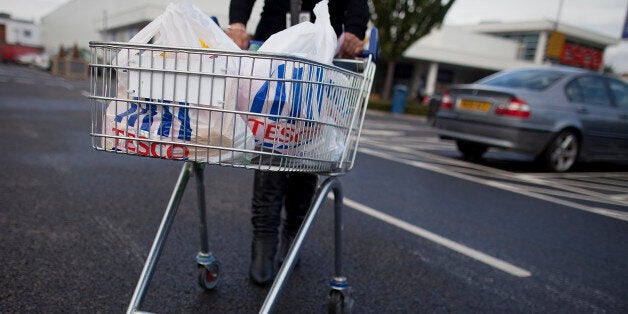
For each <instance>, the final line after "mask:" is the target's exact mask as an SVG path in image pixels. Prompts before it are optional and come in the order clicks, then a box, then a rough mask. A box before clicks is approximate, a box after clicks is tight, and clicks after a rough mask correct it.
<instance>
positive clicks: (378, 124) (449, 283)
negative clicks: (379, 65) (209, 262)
mask: <svg viewBox="0 0 628 314" xmlns="http://www.w3.org/2000/svg"><path fill="white" fill-rule="evenodd" d="M87 90H89V88H88V83H87V82H85V81H77V80H66V79H62V78H58V77H53V76H50V75H49V74H47V73H43V72H40V71H38V70H35V69H29V68H24V67H17V66H9V65H0V130H1V132H0V134H2V136H1V137H0V138H1V139H0V145H1V146H0V147H2V148H3V149H2V153H1V154H0V156H1V157H0V158H1V159H0V160H1V163H0V167H1V168H0V178H1V179H2V180H0V182H1V183H0V184H1V185H2V189H0V201H1V202H0V204H2V206H1V210H0V223H1V226H2V231H0V254H1V256H2V267H0V312H3V313H11V312H20V313H22V312H45V313H74V312H101V313H120V312H124V311H125V310H126V307H127V306H128V302H129V300H130V299H131V296H132V294H133V290H134V288H135V285H136V283H137V279H138V277H139V274H140V272H141V269H142V266H143V263H144V260H145V258H146V255H147V253H148V250H149V248H150V245H151V243H152V240H153V237H154V235H155V232H156V231H157V227H158V225H159V222H160V220H161V215H162V214H163V210H164V209H165V206H166V204H167V201H168V198H169V196H170V193H171V191H172V188H173V186H174V183H175V180H176V178H177V175H178V173H179V170H180V168H181V165H182V164H180V163H177V162H173V161H165V160H157V159H150V158H140V157H133V156H121V155H115V154H109V153H102V152H96V151H95V150H93V149H92V148H91V142H90V137H89V134H88V132H89V129H90V107H89V101H88V100H87V99H86V98H85V95H84V94H85V93H86V91H87ZM360 146H361V147H360V153H359V154H358V157H357V159H356V165H355V168H354V169H353V170H352V171H351V172H349V173H348V174H347V175H345V176H343V177H342V178H341V182H342V184H343V187H344V191H345V197H346V198H345V205H346V206H345V208H346V210H345V212H344V219H345V227H344V236H345V254H344V257H345V263H344V267H345V270H346V275H347V277H348V280H349V284H350V285H351V287H352V289H353V296H354V298H355V300H356V303H355V306H354V312H355V313H388V312H401V313H424V312H428V313H432V312H509V313H530V312H544V313H545V312H568V313H585V312H586V313H590V312H610V313H625V312H626V311H627V310H628V294H627V291H628V272H627V271H626V270H627V269H628V246H627V245H626V243H628V188H627V186H628V167H627V166H626V165H625V164H588V165H582V166H580V167H579V168H578V169H576V171H575V172H572V173H568V174H564V175H556V174H547V173H540V172H538V169H537V168H536V167H535V165H534V164H533V163H532V162H531V161H530V160H528V159H526V158H525V157H522V156H516V155H512V154H504V153H501V152H490V153H489V155H488V156H487V159H486V160H485V161H484V162H483V163H481V164H469V163H466V162H464V161H462V160H461V159H460V158H459V155H458V153H457V152H456V151H455V149H454V146H453V145H452V144H451V143H447V142H441V141H439V140H438V139H437V138H436V137H435V136H434V130H433V129H432V128H431V127H430V126H429V125H427V124H426V123H425V121H424V119H421V118H416V117H408V116H397V115H390V114H381V113H375V112H370V113H369V114H368V115H367V120H366V122H365V130H364V133H363V137H362V142H361V145H360ZM205 173H206V185H207V190H208V191H207V200H208V204H207V205H208V210H209V216H210V217H209V224H210V232H209V233H210V238H211V243H210V247H211V249H212V252H213V254H214V256H215V257H216V258H218V259H219V260H220V262H221V263H222V271H223V277H222V283H221V285H220V286H219V287H218V288H217V289H216V290H215V291H212V292H209V293H207V292H204V291H203V290H202V289H201V288H200V287H199V286H198V284H197V281H196V276H197V273H196V271H197V270H196V265H195V260H194V257H195V255H196V253H197V252H198V249H199V240H198V229H197V225H198V217H197V216H198V211H197V208H196V197H195V190H194V189H193V186H194V182H191V184H190V185H189V187H192V188H188V190H187V191H186V193H185V195H184V197H183V201H182V203H181V207H180V210H179V212H178V215H177V217H176V220H175V223H174V225H173V228H172V230H171V232H170V234H169V237H168V241H167V243H166V248H165V250H164V253H163V255H162V257H161V259H160V262H159V264H158V267H157V271H156V273H155V277H154V278H153V281H152V284H151V287H150V290H149V292H148V295H147V298H146V301H145V303H144V306H143V307H142V309H143V310H146V311H153V312H160V313H197V312H215V313H252V312H256V311H257V310H258V308H259V307H260V306H261V304H262V302H263V299H264V297H265V296H266V293H267V291H268V289H267V288H260V287H257V286H255V285H253V284H251V283H250V282H249V281H248V278H247V270H248V261H249V253H250V233H251V227H250V223H249V207H250V196H251V185H252V174H253V173H252V172H251V171H248V170H242V169H233V168H226V167H218V166H210V167H207V169H206V170H205ZM328 203H329V204H326V205H324V206H325V207H324V208H323V210H322V211H321V213H320V215H319V216H318V217H317V220H316V222H315V225H314V229H313V231H312V233H311V234H310V236H309V237H308V238H307V239H306V241H305V246H304V248H303V250H302V251H301V263H300V265H299V266H298V267H297V268H296V269H295V272H294V273H293V275H292V277H291V278H290V280H289V281H288V282H287V285H286V287H285V289H284V291H283V293H282V294H281V296H280V298H279V300H278V303H277V306H276V312H278V313H321V312H324V305H325V300H326V294H327V292H328V280H329V279H330V276H331V275H332V274H333V254H332V248H333V246H332V243H333V215H332V210H331V202H328Z"/></svg>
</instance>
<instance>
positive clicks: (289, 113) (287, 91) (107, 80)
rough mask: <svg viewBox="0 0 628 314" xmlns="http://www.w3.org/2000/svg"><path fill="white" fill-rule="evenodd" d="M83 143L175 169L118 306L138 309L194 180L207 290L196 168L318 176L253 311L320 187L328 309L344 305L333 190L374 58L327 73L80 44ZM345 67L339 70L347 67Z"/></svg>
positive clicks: (338, 196) (282, 276) (173, 50)
mask: <svg viewBox="0 0 628 314" xmlns="http://www.w3.org/2000/svg"><path fill="white" fill-rule="evenodd" d="M90 48H91V55H92V59H91V61H90V85H91V86H90V97H89V98H90V99H91V105H92V128H91V137H92V146H93V147H94V148H95V149H97V150H99V151H105V152H110V153H114V154H120V155H134V156H140V157H152V158H160V159H168V160H176V161H183V162H184V164H183V168H182V169H181V172H180V174H179V177H178V180H177V182H176V184H175V187H174V190H173V191H172V195H171V197H170V200H169V202H168V205H167V207H166V210H165V213H164V215H163V219H162V221H161V224H160V226H159V229H158V231H157V234H156V236H155V239H154V241H153V244H152V247H151V249H150V252H149V255H148V258H147V260H146V263H145V265H144V268H143V270H142V273H141V275H140V278H139V280H138V283H137V286H136V289H135V291H134V293H133V297H132V299H131V302H130V304H129V307H128V310H127V311H128V313H135V312H140V307H141V305H142V303H143V300H144V298H145V296H146V293H147V290H148V287H149V284H150V281H151V279H152V276H153V274H154V271H155V267H156V264H157V261H158V259H159V257H160V255H161V253H162V250H163V248H164V244H165V241H166V237H167V234H168V232H169V229H170V227H171V225H172V223H173V221H174V217H175V215H176V212H177V209H178V206H179V203H180V201H181V198H182V195H183V192H184V190H185V187H186V185H187V182H188V180H189V178H190V177H191V176H195V177H196V181H197V192H198V206H199V211H200V220H201V224H200V226H201V227H200V236H201V250H200V252H199V253H198V255H197V257H196V260H197V263H198V266H199V270H200V273H199V279H200V280H199V283H200V285H201V287H203V288H204V289H206V290H212V289H214V288H216V286H217V285H218V283H219V282H220V278H221V271H220V268H221V266H220V263H219V262H218V260H216V259H215V258H214V257H213V255H212V253H211V252H210V251H209V241H208V236H207V222H206V208H205V187H204V168H205V165H207V164H208V165H219V166H227V167H236V168H246V169H257V170H266V171H296V172H308V173H315V174H320V175H325V176H327V179H326V180H324V181H323V182H322V183H321V184H320V186H318V187H317V191H316V194H315V199H314V200H313V202H312V206H311V208H310V209H309V212H308V214H307V216H306V218H305V221H304V223H303V225H302V226H301V229H300V230H299V232H298V234H297V236H296V238H295V240H294V241H293V244H292V247H291V249H290V250H289V252H288V255H287V257H286V260H285V261H284V263H283V265H282V267H281V269H280V270H279V273H278V275H277V276H276V279H275V281H274V283H273V285H272V287H271V289H270V292H269V294H268V295H267V297H266V299H265V301H264V303H263V306H262V308H261V310H260V312H262V313H267V312H270V311H272V309H273V306H274V304H275V301H276V299H277V298H278V295H279V293H280V291H281V289H282V287H283V285H284V283H285V281H286V280H287V278H288V277H289V274H290V272H291V271H292V269H293V266H294V262H295V256H296V255H297V252H298V251H299V250H300V248H301V245H302V243H303V241H304V238H305V237H306V235H307V233H308V232H309V230H310V227H311V226H312V222H313V220H314V219H315V217H316V215H317V213H318V211H319V209H320V206H321V204H322V203H323V201H324V199H325V197H326V196H327V194H328V193H329V192H330V191H333V193H334V196H335V201H334V203H335V273H334V276H333V277H332V279H331V281H330V285H331V288H330V292H329V300H328V305H329V307H330V310H331V311H332V312H341V311H347V310H350V309H351V305H352V303H353V300H352V298H351V296H350V295H349V289H348V284H347V281H346V279H345V277H344V274H343V271H342V262H341V255H342V247H341V231H342V221H341V209H342V189H341V185H340V182H339V181H338V180H337V178H338V176H339V175H341V174H344V173H346V172H347V171H349V170H351V168H352V167H353V163H354V160H355V155H356V150H357V145H358V142H359V138H360V132H361V129H362V123H363V121H364V114H365V111H366V105H367V100H368V95H369V93H370V89H371V85H372V81H373V75H374V72H375V65H374V63H373V56H372V55H369V56H367V57H366V58H364V59H356V60H336V61H335V64H334V65H326V64H320V63H316V62H312V61H309V60H305V59H302V58H298V57H294V56H289V55H281V54H268V53H258V52H250V51H242V52H240V51H237V52H236V51H221V50H212V49H201V48H199V49H195V48H182V47H172V46H157V45H140V44H128V43H116V42H90ZM349 69H350V70H349Z"/></svg>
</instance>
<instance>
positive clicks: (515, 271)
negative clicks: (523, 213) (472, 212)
mask: <svg viewBox="0 0 628 314" xmlns="http://www.w3.org/2000/svg"><path fill="white" fill-rule="evenodd" d="M343 204H344V205H346V206H349V207H351V208H353V209H355V210H357V211H359V212H361V213H364V214H367V215H369V216H371V217H373V218H376V219H379V220H381V221H383V222H386V223H388V224H391V225H393V226H395V227H397V228H400V229H403V230H405V231H408V232H410V233H412V234H414V235H417V236H419V237H422V238H424V239H426V240H429V241H432V242H434V243H437V244H439V245H442V246H444V247H446V248H448V249H450V250H453V251H455V252H458V253H460V254H463V255H465V256H468V257H470V258H473V259H475V260H477V261H479V262H481V263H484V264H486V265H489V266H491V267H494V268H497V269H499V270H501V271H504V272H506V273H508V274H511V275H513V276H516V277H530V276H532V273H531V272H530V271H528V270H525V269H523V268H521V267H517V266H515V265H512V264H510V263H508V262H505V261H503V260H500V259H498V258H495V257H492V256H490V255H487V254H485V253H482V252H480V251H477V250H474V249H472V248H470V247H467V246H465V245H462V244H460V243H457V242H454V241H452V240H449V239H447V238H444V237H442V236H439V235H437V234H435V233H432V232H430V231H427V230H425V229H423V228H420V227H417V226H415V225H412V224H410V223H407V222H405V221H403V220H400V219H397V218H395V217H392V216H390V215H387V214H385V213H382V212H380V211H377V210H375V209H373V208H370V207H368V206H366V205H362V204H360V203H358V202H356V201H353V200H350V199H348V198H344V199H343Z"/></svg>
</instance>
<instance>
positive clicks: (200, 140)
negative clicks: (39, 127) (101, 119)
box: [105, 2, 255, 162]
mask: <svg viewBox="0 0 628 314" xmlns="http://www.w3.org/2000/svg"><path fill="white" fill-rule="evenodd" d="M151 39H154V43H155V44H158V45H165V46H175V47H192V48H214V49H221V50H239V48H238V47H237V46H236V45H235V43H234V42H233V41H232V40H231V39H230V38H229V37H228V36H227V35H226V34H225V33H224V32H223V31H222V29H220V27H219V26H218V25H216V23H215V22H214V21H213V20H212V19H211V18H210V17H208V16H207V15H206V14H204V13H203V12H202V11H201V10H199V9H198V8H197V7H195V6H194V5H192V4H190V3H188V2H179V3H175V4H170V5H168V7H167V8H166V10H165V12H164V13H163V14H162V15H160V16H158V17H157V18H155V19H154V20H153V21H152V22H151V23H149V24H148V25H147V26H146V27H144V28H143V29H142V30H140V32H138V33H137V34H136V35H135V36H134V37H133V38H132V39H131V40H130V41H129V42H130V43H137V44H145V43H148V42H149V41H150V40H151ZM226 62H227V60H226V57H224V56H213V55H208V54H190V53H186V52H176V50H172V51H151V50H142V51H140V50H135V49H123V50H122V51H121V52H119V53H118V54H117V56H116V58H115V60H114V61H113V63H114V64H116V65H118V66H121V67H122V68H125V67H128V69H124V70H123V71H118V74H117V83H118V98H122V99H129V101H112V102H111V103H110V104H109V105H108V107H107V121H106V126H107V128H108V129H107V130H105V132H106V133H107V134H109V135H113V136H126V137H134V138H138V140H137V141H129V140H126V141H121V140H117V139H113V138H109V139H107V141H108V143H107V145H106V147H113V148H114V149H116V150H121V151H125V152H127V153H128V152H131V153H136V154H138V155H147V156H152V157H159V158H166V159H178V160H194V161H198V162H218V161H227V160H234V159H240V158H244V157H245V156H244V155H245V154H242V153H238V152H234V151H230V150H218V149H209V148H207V147H206V146H214V147H226V148H233V149H245V148H246V149H252V148H253V147H254V145H255V143H254V139H253V136H252V134H251V133H250V131H249V130H248V129H247V126H246V123H245V122H244V121H243V120H242V119H241V118H239V117H237V116H236V114H235V113H229V112H222V111H214V110H206V109H196V108H199V107H201V108H214V109H217V110H230V111H232V110H235V98H236V93H237V87H234V86H230V85H231V84H233V82H232V81H233V80H227V79H225V78H224V77H221V76H220V75H218V76H213V75H212V76H208V75H202V76H201V75H194V74H190V73H189V72H201V73H214V74H216V73H218V74H221V73H222V74H224V73H226V68H227V64H226ZM155 70H157V71H155ZM175 71H181V72H177V73H175ZM184 72H187V73H184ZM155 103H158V104H155ZM141 139H148V140H151V141H141ZM177 143H183V144H192V145H191V146H186V145H177ZM194 144H198V146H194Z"/></svg>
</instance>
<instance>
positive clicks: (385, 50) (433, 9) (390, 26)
mask: <svg viewBox="0 0 628 314" xmlns="http://www.w3.org/2000/svg"><path fill="white" fill-rule="evenodd" d="M369 2H370V6H371V20H372V21H373V23H374V24H375V26H377V28H378V30H379V41H380V55H381V57H382V59H384V61H385V62H386V63H387V69H386V77H385V81H384V90H383V92H382V97H383V98H384V99H389V98H390V90H391V89H392V82H393V77H394V75H395V65H396V64H397V61H398V60H399V59H401V57H402V56H403V52H404V51H406V49H408V47H410V45H412V44H413V43H414V42H416V41H417V40H419V39H420V38H421V37H423V36H425V35H427V34H429V33H430V31H432V29H433V28H434V27H437V26H440V24H441V23H442V21H443V19H444V18H445V14H446V13H447V11H448V10H449V8H451V6H452V5H453V4H454V2H455V0H371V1H369Z"/></svg>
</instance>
